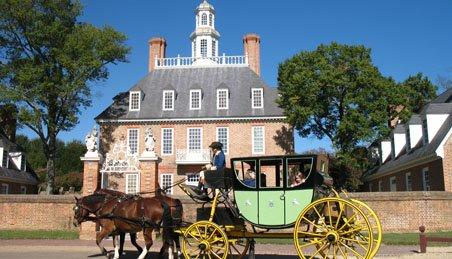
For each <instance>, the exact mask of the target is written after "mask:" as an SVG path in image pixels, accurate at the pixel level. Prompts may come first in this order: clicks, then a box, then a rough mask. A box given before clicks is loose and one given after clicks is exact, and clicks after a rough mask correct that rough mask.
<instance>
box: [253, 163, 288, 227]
mask: <svg viewBox="0 0 452 259" xmlns="http://www.w3.org/2000/svg"><path fill="white" fill-rule="evenodd" d="M258 171H259V181H258V184H259V188H258V190H259V191H258V196H259V215H258V217H259V225H267V226H279V225H284V224H285V222H284V212H285V209H284V188H283V160H282V159H280V158H274V159H259V170H258Z"/></svg>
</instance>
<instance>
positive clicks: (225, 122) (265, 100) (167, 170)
mask: <svg viewBox="0 0 452 259" xmlns="http://www.w3.org/2000/svg"><path fill="white" fill-rule="evenodd" d="M194 18H195V30H194V31H193V32H192V33H191V34H190V37H189V38H190V44H191V56H190V57H179V56H178V57H174V58H171V57H170V58H168V57H166V56H165V52H166V40H165V39H164V38H162V37H156V38H152V39H150V40H149V65H148V73H147V75H146V76H144V78H142V79H140V80H139V81H138V82H137V83H136V84H135V85H133V86H132V87H131V88H130V89H129V91H127V92H123V93H119V94H117V96H116V97H115V98H114V101H113V103H112V104H111V105H110V106H109V107H107V108H106V109H105V110H104V111H103V112H102V113H101V114H99V115H98V116H97V117H96V122H97V123H98V124H99V126H100V127H99V128H100V130H99V152H100V154H101V155H99V157H97V156H92V157H89V156H88V155H87V156H86V157H84V158H82V159H83V160H85V161H88V163H86V162H85V174H84V187H83V188H84V190H83V193H84V194H88V193H90V192H92V191H94V190H95V189H96V188H98V187H103V188H110V189H115V190H118V191H123V192H127V193H138V192H148V191H153V190H155V188H156V187H157V186H158V185H160V186H161V187H166V186H171V185H172V184H173V183H175V182H176V181H181V180H183V181H185V182H186V183H187V184H197V181H198V176H197V174H196V173H197V172H198V171H199V170H200V169H201V167H202V166H203V165H205V164H206V163H208V162H209V161H210V159H211V154H210V150H209V149H208V146H209V144H210V143H211V142H213V141H219V142H221V143H222V144H223V150H224V153H225V155H226V160H227V165H229V159H230V158H233V157H240V156H262V155H282V154H288V153H292V152H293V143H294V140H293V130H292V128H291V127H290V126H289V125H288V124H286V123H285V117H284V115H283V110H282V109H280V108H279V107H278V105H277V104H276V102H275V101H276V98H277V96H278V93H277V90H276V88H273V87H269V86H268V85H267V84H266V83H265V82H263V80H262V78H261V77H260V37H259V36H258V35H256V34H247V35H245V36H244V37H243V49H244V53H243V55H238V56H227V55H225V54H223V55H219V53H220V51H219V50H220V33H219V32H218V31H217V30H216V29H215V22H216V12H215V9H214V7H213V6H212V5H211V4H210V3H208V2H207V1H203V2H202V3H201V4H200V5H199V6H198V7H197V8H196V10H195V17H194ZM149 143H151V144H149ZM167 192H168V193H170V194H176V195H178V194H181V193H182V191H181V190H178V189H177V188H170V189H168V190H167Z"/></svg>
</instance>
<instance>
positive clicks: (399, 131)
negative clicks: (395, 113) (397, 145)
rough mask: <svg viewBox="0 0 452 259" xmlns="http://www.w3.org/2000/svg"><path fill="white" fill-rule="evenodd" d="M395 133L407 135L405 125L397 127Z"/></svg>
mask: <svg viewBox="0 0 452 259" xmlns="http://www.w3.org/2000/svg"><path fill="white" fill-rule="evenodd" d="M393 132H394V133H403V134H405V132H406V129H405V125H404V124H398V125H397V126H396V127H395V129H394V131H393Z"/></svg>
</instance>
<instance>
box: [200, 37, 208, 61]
mask: <svg viewBox="0 0 452 259" xmlns="http://www.w3.org/2000/svg"><path fill="white" fill-rule="evenodd" d="M201 56H202V57H203V58H205V57H207V40H206V39H201Z"/></svg>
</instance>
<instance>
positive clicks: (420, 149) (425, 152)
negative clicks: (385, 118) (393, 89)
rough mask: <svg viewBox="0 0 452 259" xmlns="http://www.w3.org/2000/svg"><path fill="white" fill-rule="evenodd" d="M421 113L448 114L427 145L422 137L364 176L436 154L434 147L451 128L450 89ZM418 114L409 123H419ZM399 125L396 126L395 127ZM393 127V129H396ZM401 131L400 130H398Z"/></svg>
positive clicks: (451, 101)
mask: <svg viewBox="0 0 452 259" xmlns="http://www.w3.org/2000/svg"><path fill="white" fill-rule="evenodd" d="M422 113H423V114H425V113H429V114H431V113H433V114H449V116H448V118H447V119H446V121H445V122H444V123H443V125H442V126H441V127H440V128H439V130H438V132H437V133H436V135H435V137H434V138H433V139H432V141H431V142H430V143H428V144H427V145H423V144H422V138H421V139H420V140H419V142H418V143H417V144H416V146H415V147H414V148H413V149H411V150H410V151H408V152H405V153H403V154H401V155H399V156H398V157H396V158H395V159H393V160H388V161H385V162H384V163H383V164H382V165H381V166H380V167H378V168H377V169H376V170H375V169H373V170H370V171H368V172H367V173H366V174H365V176H364V178H367V177H370V176H374V175H376V174H384V173H386V172H391V171H393V170H395V169H397V168H398V167H401V166H403V165H405V164H407V163H409V162H412V161H415V160H417V159H421V158H424V157H429V156H437V154H436V149H437V148H438V147H439V145H440V144H441V142H442V141H443V139H444V138H445V137H446V136H447V134H448V133H449V131H450V130H451V128H452V115H451V113H452V89H449V90H448V91H445V92H444V93H442V94H441V95H439V96H438V97H437V98H436V99H435V100H433V101H432V102H430V103H429V104H427V105H426V106H425V107H424V108H423V109H422ZM420 119H421V116H420V115H417V114H415V115H413V116H412V117H411V119H410V121H409V124H420V123H421V121H420ZM398 127H399V125H398V126H397V128H398ZM397 128H396V129H395V131H396V130H397ZM400 132H401V131H400Z"/></svg>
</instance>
